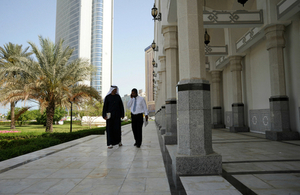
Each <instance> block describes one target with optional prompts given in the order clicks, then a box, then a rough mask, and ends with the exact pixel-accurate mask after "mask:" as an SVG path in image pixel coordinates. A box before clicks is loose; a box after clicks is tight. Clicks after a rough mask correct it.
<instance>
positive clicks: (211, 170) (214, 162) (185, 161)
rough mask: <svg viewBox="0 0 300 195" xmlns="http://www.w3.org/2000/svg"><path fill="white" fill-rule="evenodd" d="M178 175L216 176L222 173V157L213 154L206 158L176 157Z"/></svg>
mask: <svg viewBox="0 0 300 195" xmlns="http://www.w3.org/2000/svg"><path fill="white" fill-rule="evenodd" d="M176 173H177V175H178V176H181V175H185V176H186V175H216V174H221V173H222V156H221V155H220V154H217V153H212V154H209V155H205V156H185V155H178V154H177V156H176Z"/></svg>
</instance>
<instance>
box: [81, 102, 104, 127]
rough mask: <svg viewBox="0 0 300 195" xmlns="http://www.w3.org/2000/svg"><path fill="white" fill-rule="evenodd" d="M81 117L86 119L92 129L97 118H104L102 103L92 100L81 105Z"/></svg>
mask: <svg viewBox="0 0 300 195" xmlns="http://www.w3.org/2000/svg"><path fill="white" fill-rule="evenodd" d="M80 106H81V111H80V117H81V118H82V117H84V116H85V117H86V118H87V123H88V124H89V127H90V128H91V125H92V123H93V122H94V121H95V120H96V117H99V116H102V109H103V104H102V102H101V101H97V100H95V99H90V100H88V101H86V102H84V103H82V104H81V105H80Z"/></svg>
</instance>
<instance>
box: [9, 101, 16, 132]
mask: <svg viewBox="0 0 300 195" xmlns="http://www.w3.org/2000/svg"><path fill="white" fill-rule="evenodd" d="M10 121H11V122H10V129H15V128H16V125H15V102H11V103H10Z"/></svg>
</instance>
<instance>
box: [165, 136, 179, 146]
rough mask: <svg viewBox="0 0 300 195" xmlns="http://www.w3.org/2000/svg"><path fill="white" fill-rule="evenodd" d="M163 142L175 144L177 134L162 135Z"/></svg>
mask: <svg viewBox="0 0 300 195" xmlns="http://www.w3.org/2000/svg"><path fill="white" fill-rule="evenodd" d="M163 144H164V145H174V144H177V136H176V135H164V136H163Z"/></svg>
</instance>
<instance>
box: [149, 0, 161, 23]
mask: <svg viewBox="0 0 300 195" xmlns="http://www.w3.org/2000/svg"><path fill="white" fill-rule="evenodd" d="M151 15H152V16H153V20H154V21H155V20H158V21H161V13H158V11H157V8H156V7H155V3H154V5H153V8H152V9H151Z"/></svg>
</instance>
